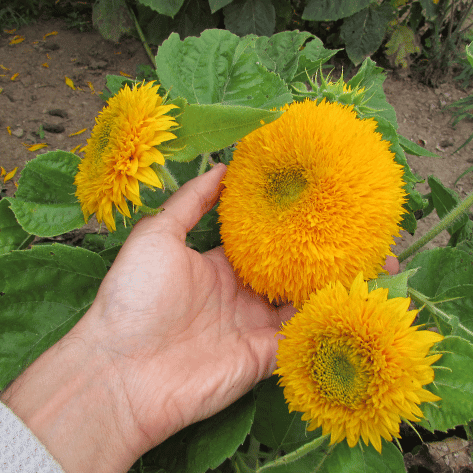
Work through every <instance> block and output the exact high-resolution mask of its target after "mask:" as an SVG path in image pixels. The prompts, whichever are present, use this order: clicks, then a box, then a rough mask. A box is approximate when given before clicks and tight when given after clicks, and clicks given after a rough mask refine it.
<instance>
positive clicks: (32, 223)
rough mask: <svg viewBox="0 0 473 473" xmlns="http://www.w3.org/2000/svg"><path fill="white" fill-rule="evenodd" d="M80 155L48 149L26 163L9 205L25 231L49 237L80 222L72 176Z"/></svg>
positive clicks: (79, 210)
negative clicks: (49, 150)
mask: <svg viewBox="0 0 473 473" xmlns="http://www.w3.org/2000/svg"><path fill="white" fill-rule="evenodd" d="M79 162H80V158H79V157H78V156H76V155H75V154H72V153H67V152H65V151H51V152H49V153H45V154H42V155H40V156H38V157H37V158H36V159H33V160H31V161H29V162H27V163H26V166H25V168H24V169H23V171H22V172H21V177H20V180H19V182H18V190H17V191H16V194H15V197H8V198H7V199H6V200H8V201H9V202H10V208H11V210H13V213H14V214H15V217H16V219H17V220H18V222H19V224H20V225H21V226H22V227H23V229H24V230H25V231H27V232H28V233H31V234H32V235H38V236H41V237H51V236H56V235H61V234H63V233H66V232H69V231H71V230H74V229H76V228H80V227H82V226H83V225H84V216H83V215H82V211H81V209H80V205H79V202H78V201H77V198H76V197H75V195H74V194H75V191H76V188H75V186H74V177H75V175H76V173H77V166H78V165H79Z"/></svg>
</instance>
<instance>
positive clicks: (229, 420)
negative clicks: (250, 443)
mask: <svg viewBox="0 0 473 473" xmlns="http://www.w3.org/2000/svg"><path fill="white" fill-rule="evenodd" d="M254 415H255V402H254V398H253V393H252V392H250V393H248V394H246V395H245V396H243V397H241V398H240V399H239V400H238V401H236V402H235V403H233V404H232V405H231V406H229V407H227V408H226V409H224V410H223V411H221V412H219V413H218V414H216V415H214V416H213V417H210V418H209V419H206V420H203V421H201V422H198V423H196V424H193V425H190V426H189V427H186V428H185V429H183V430H181V431H180V432H178V433H177V434H175V435H173V436H172V437H170V438H169V439H167V440H166V441H165V442H163V443H162V444H161V445H159V446H158V447H156V448H154V449H153V450H151V451H150V452H149V453H148V454H146V455H145V456H144V463H145V465H150V466H154V467H155V468H164V469H165V470H166V471H168V472H171V473H202V472H205V471H207V470H208V469H209V468H216V467H217V466H219V465H220V464H221V463H223V462H224V461H225V460H226V459H227V458H228V457H231V456H232V455H233V454H234V453H235V451H236V449H237V448H238V447H239V446H240V445H241V444H242V443H243V442H244V440H245V438H246V436H247V434H248V432H249V430H250V428H251V424H252V422H253V417H254Z"/></svg>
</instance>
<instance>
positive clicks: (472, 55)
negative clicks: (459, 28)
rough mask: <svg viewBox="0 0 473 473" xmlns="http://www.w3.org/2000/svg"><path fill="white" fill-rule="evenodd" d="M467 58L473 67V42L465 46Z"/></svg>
mask: <svg viewBox="0 0 473 473" xmlns="http://www.w3.org/2000/svg"><path fill="white" fill-rule="evenodd" d="M465 51H466V58H467V59H468V62H469V63H470V66H471V67H473V41H472V42H471V43H470V44H468V45H466V46H465Z"/></svg>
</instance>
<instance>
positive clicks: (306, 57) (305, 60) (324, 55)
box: [292, 38, 341, 83]
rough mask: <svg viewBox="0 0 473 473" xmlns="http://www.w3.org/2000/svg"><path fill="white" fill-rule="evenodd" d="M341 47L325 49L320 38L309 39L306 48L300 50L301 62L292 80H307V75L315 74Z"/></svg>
mask: <svg viewBox="0 0 473 473" xmlns="http://www.w3.org/2000/svg"><path fill="white" fill-rule="evenodd" d="M338 51H341V49H325V48H324V44H323V43H322V41H321V40H320V39H319V38H314V39H313V40H312V41H309V42H308V43H307V44H306V45H305V47H304V49H302V50H301V51H299V63H298V66H297V71H296V73H295V75H294V77H293V78H292V82H293V83H294V82H297V81H301V82H307V76H309V77H311V76H313V75H314V74H315V73H316V72H317V71H319V69H320V67H321V66H322V64H325V63H326V62H327V61H328V60H329V59H330V58H331V57H332V56H335V54H337V52H338Z"/></svg>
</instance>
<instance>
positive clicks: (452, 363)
mask: <svg viewBox="0 0 473 473" xmlns="http://www.w3.org/2000/svg"><path fill="white" fill-rule="evenodd" d="M437 350H438V351H439V352H440V353H443V355H442V358H440V360H439V361H438V362H436V364H435V367H434V369H435V381H434V383H433V384H432V385H431V386H429V388H430V390H431V391H432V392H433V393H434V394H436V395H437V396H439V397H440V398H442V399H441V400H440V401H437V402H436V403H435V404H425V406H423V411H424V415H425V418H426V420H424V421H423V422H422V423H421V425H423V426H424V427H426V428H428V429H429V430H431V431H432V432H433V431H434V430H440V431H446V430H448V429H453V428H455V427H456V426H457V425H461V424H464V425H466V424H467V423H468V422H469V421H471V420H472V419H473V399H472V396H471V393H472V390H473V378H472V376H471V363H472V362H473V346H472V345H471V343H468V342H467V341H466V340H464V339H462V338H459V337H447V338H445V339H444V340H443V341H442V342H440V343H439V344H438V345H437Z"/></svg>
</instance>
